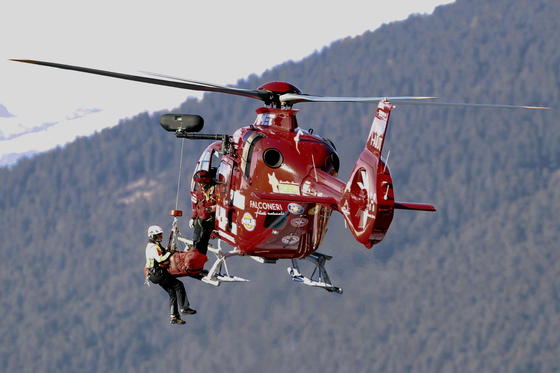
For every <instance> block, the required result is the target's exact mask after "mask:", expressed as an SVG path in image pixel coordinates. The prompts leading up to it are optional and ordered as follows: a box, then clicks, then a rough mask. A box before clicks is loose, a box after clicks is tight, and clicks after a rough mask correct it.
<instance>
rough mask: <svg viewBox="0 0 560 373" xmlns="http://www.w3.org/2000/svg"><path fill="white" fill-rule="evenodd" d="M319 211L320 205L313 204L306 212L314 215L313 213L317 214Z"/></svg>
mask: <svg viewBox="0 0 560 373" xmlns="http://www.w3.org/2000/svg"><path fill="white" fill-rule="evenodd" d="M319 211H321V206H320V205H315V207H312V208H311V209H310V210H309V212H308V214H309V215H315V214H318V213H319Z"/></svg>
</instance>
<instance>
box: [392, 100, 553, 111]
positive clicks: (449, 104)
mask: <svg viewBox="0 0 560 373" xmlns="http://www.w3.org/2000/svg"><path fill="white" fill-rule="evenodd" d="M389 101H390V100H389ZM399 104H400V105H427V106H447V107H463V108H466V107H473V108H480V109H526V110H552V108H550V107H548V106H527V105H500V104H469V103H462V102H415V101H401V102H399Z"/></svg>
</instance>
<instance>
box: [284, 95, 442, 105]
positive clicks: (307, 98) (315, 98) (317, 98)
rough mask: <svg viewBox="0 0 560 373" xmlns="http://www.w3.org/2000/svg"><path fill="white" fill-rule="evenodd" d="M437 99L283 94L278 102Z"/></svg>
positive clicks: (424, 98)
mask: <svg viewBox="0 0 560 373" xmlns="http://www.w3.org/2000/svg"><path fill="white" fill-rule="evenodd" d="M437 98H438V97H424V96H395V97H386V96H383V97H381V96H380V97H325V96H312V95H305V94H295V93H285V94H283V95H280V97H279V100H280V102H284V103H287V104H296V103H299V102H363V103H371V102H379V101H381V100H388V101H392V102H395V103H397V102H401V101H403V100H404V101H407V102H408V101H414V100H434V99H437Z"/></svg>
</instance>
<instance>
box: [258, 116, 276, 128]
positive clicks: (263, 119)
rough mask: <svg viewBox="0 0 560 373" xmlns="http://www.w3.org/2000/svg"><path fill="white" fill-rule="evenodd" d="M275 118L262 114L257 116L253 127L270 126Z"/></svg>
mask: <svg viewBox="0 0 560 373" xmlns="http://www.w3.org/2000/svg"><path fill="white" fill-rule="evenodd" d="M275 118H276V114H270V113H262V114H259V115H257V119H256V120H255V125H257V126H270V124H271V123H270V122H271V121H272V120H273V119H275Z"/></svg>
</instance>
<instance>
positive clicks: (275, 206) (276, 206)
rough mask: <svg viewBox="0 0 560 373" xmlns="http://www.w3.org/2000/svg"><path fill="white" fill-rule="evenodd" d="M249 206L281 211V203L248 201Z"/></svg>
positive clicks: (257, 208)
mask: <svg viewBox="0 0 560 373" xmlns="http://www.w3.org/2000/svg"><path fill="white" fill-rule="evenodd" d="M249 207H250V208H252V209H256V210H274V211H282V210H283V208H282V205H281V204H279V203H274V202H261V201H253V200H251V201H249Z"/></svg>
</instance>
